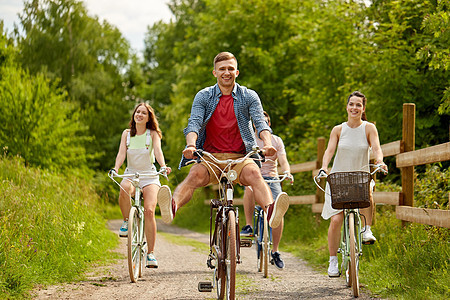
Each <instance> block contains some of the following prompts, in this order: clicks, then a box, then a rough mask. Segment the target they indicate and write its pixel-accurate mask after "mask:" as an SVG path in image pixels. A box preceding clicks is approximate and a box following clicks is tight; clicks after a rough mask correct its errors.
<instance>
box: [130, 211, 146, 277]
mask: <svg viewBox="0 0 450 300" xmlns="http://www.w3.org/2000/svg"><path fill="white" fill-rule="evenodd" d="M140 231H141V228H140V218H139V213H138V210H137V209H136V207H132V208H131V209H130V215H129V217H128V244H127V248H128V271H129V273H130V279H131V282H136V281H137V280H138V277H139V273H140V270H139V269H140V267H141V255H142V254H141V247H140V245H141V241H140V237H141V232H140Z"/></svg>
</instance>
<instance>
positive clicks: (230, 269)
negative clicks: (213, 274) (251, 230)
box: [225, 210, 237, 300]
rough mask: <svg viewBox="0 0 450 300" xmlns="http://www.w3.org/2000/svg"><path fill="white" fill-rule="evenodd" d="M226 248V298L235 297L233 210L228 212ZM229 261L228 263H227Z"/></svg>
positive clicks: (234, 226)
mask: <svg viewBox="0 0 450 300" xmlns="http://www.w3.org/2000/svg"><path fill="white" fill-rule="evenodd" d="M226 235H227V247H226V248H227V249H226V253H227V255H226V257H225V259H226V262H227V263H226V264H225V265H226V279H227V300H229V299H234V298H235V291H236V290H235V289H236V263H237V262H236V215H235V212H234V210H230V211H229V212H228V222H227V234H226ZM228 262H229V263H228Z"/></svg>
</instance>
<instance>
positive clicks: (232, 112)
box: [158, 52, 289, 228]
mask: <svg viewBox="0 0 450 300" xmlns="http://www.w3.org/2000/svg"><path fill="white" fill-rule="evenodd" d="M213 75H214V77H216V78H217V83H216V84H215V85H214V86H210V87H207V88H205V89H203V90H201V91H200V92H198V93H197V95H196V96H195V98H194V102H193V104H192V109H191V116H190V118H189V121H188V126H187V127H186V128H185V129H184V134H185V136H186V145H187V146H186V148H185V149H184V150H183V157H182V160H181V162H180V167H183V166H184V165H185V164H186V162H187V161H188V160H191V159H193V155H194V152H195V151H196V149H203V150H205V151H207V152H210V153H212V154H213V155H214V156H215V157H216V158H217V159H219V160H225V159H237V158H240V157H243V156H244V155H245V154H246V153H247V152H249V151H251V150H252V147H253V146H254V145H256V140H255V132H254V131H253V129H252V121H253V123H254V125H255V128H256V134H258V135H259V138H260V139H261V140H262V141H263V143H264V147H263V149H262V150H263V151H265V153H266V155H268V156H272V155H274V154H275V152H276V149H275V148H274V147H273V146H272V142H271V135H272V131H271V129H270V127H269V125H268V124H267V123H266V122H265V119H264V115H263V108H262V105H261V101H260V99H259V97H258V94H257V93H256V92H255V91H253V90H250V89H248V88H246V87H244V86H241V85H239V84H238V83H237V82H236V77H237V76H238V75H239V70H238V69H237V59H236V57H234V55H233V54H231V53H229V52H221V53H219V54H217V56H216V57H215V58H214V70H213ZM232 169H234V170H235V171H236V172H237V174H238V178H237V180H236V181H237V182H238V183H239V184H241V185H244V186H251V187H252V189H253V191H254V198H255V201H256V202H257V203H258V204H259V205H260V206H261V207H263V208H264V210H265V211H266V212H267V218H268V221H269V225H270V226H271V227H273V228H276V227H278V226H279V225H280V223H281V220H282V219H283V216H284V214H285V213H286V211H287V209H288V207H289V199H288V198H282V199H278V201H275V202H274V201H273V198H272V193H271V192H270V190H269V187H268V185H267V184H266V183H265V181H264V179H263V177H262V176H261V172H260V169H259V167H258V165H257V164H256V163H255V162H254V160H253V159H247V160H245V161H244V162H242V163H240V164H237V165H235V166H234V167H233V168H232ZM215 171H216V170H211V169H209V168H207V166H206V164H205V163H204V162H201V163H197V164H195V165H193V166H192V168H191V169H190V171H189V174H188V176H187V177H186V178H185V179H184V180H183V182H181V183H180V184H179V185H178V187H177V188H176V189H175V192H174V195H173V197H172V194H171V191H170V189H169V187H168V186H162V187H161V188H160V190H159V192H158V203H159V207H160V210H161V217H162V219H163V221H164V222H166V223H170V222H171V221H172V220H173V218H174V216H175V213H176V211H177V209H178V208H180V207H182V206H183V205H185V204H186V203H188V202H189V201H190V200H191V198H192V195H193V193H194V191H195V189H197V188H199V187H203V186H207V185H209V184H215V183H218V181H217V178H218V175H220V174H215Z"/></svg>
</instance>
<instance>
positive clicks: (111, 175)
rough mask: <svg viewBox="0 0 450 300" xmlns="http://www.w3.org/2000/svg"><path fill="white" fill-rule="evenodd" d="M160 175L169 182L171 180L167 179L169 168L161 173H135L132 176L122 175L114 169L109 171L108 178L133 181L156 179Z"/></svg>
mask: <svg viewBox="0 0 450 300" xmlns="http://www.w3.org/2000/svg"><path fill="white" fill-rule="evenodd" d="M158 175H161V176H163V177H164V178H166V179H167V180H169V178H168V177H167V168H165V167H162V168H161V169H160V170H159V171H152V172H145V173H139V172H135V173H130V174H122V175H120V174H119V173H117V172H116V170H114V169H112V170H111V171H109V173H108V176H109V177H110V178H111V179H113V177H119V178H127V179H129V180H132V179H136V178H140V177H143V178H151V177H156V176H158Z"/></svg>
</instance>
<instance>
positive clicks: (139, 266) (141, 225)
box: [109, 169, 167, 282]
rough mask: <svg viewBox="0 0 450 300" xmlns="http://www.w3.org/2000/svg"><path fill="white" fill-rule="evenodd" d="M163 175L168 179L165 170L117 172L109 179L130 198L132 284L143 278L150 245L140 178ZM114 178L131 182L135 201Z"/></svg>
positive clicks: (129, 242)
mask: <svg viewBox="0 0 450 300" xmlns="http://www.w3.org/2000/svg"><path fill="white" fill-rule="evenodd" d="M159 175H162V176H164V177H165V178H166V179H167V175H166V172H165V170H164V169H163V170H162V171H159V172H151V173H134V174H123V175H119V174H117V173H116V172H115V171H114V172H112V173H110V174H109V177H110V178H111V179H112V180H113V181H114V182H116V183H117V184H118V185H119V186H120V188H121V189H122V190H123V191H124V192H125V193H126V194H127V195H129V196H130V198H131V209H130V213H129V216H128V222H129V223H128V243H127V251H128V270H129V274H130V279H131V282H136V281H137V280H138V278H141V277H142V273H143V268H144V264H145V256H146V255H147V250H148V245H147V242H146V239H145V217H144V207H143V205H142V193H141V188H140V186H139V182H140V178H153V177H156V176H159ZM114 177H119V178H123V179H124V180H129V181H130V182H131V184H132V185H133V186H134V188H135V192H134V199H133V197H131V195H130V194H129V193H128V191H126V190H125V189H124V188H123V187H122V186H121V185H120V184H119V183H118V182H117V181H116V180H115V179H114Z"/></svg>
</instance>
